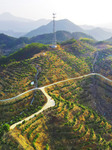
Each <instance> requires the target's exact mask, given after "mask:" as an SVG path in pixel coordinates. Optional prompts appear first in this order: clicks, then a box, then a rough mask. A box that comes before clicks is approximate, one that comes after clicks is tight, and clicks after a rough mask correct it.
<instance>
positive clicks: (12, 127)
mask: <svg viewBox="0 0 112 150" xmlns="http://www.w3.org/2000/svg"><path fill="white" fill-rule="evenodd" d="M95 75H96V76H99V77H101V78H103V79H104V80H106V81H109V82H112V80H111V79H108V78H106V77H105V76H103V75H101V74H99V73H90V74H87V75H83V76H79V77H75V78H69V79H66V80H62V81H58V82H55V83H52V84H49V85H46V86H43V87H39V88H33V89H31V90H28V91H26V92H24V93H21V94H19V95H17V96H15V97H12V98H9V99H4V100H0V102H3V101H10V100H13V99H16V98H18V97H20V96H22V95H24V94H26V93H28V92H31V91H35V90H41V91H42V92H43V94H44V95H45V96H46V97H47V103H46V104H45V105H44V106H43V107H42V109H41V110H39V111H38V112H36V113H34V114H32V115H31V116H29V117H27V118H25V119H23V120H21V121H19V122H17V123H15V124H13V125H12V126H10V129H14V128H15V127H16V125H18V124H20V123H22V122H23V121H24V120H25V121H27V120H29V119H31V118H33V117H34V116H35V115H38V114H39V113H41V112H43V111H44V110H46V109H48V108H49V107H53V106H55V101H54V100H53V99H52V98H51V97H50V96H49V95H48V94H47V93H46V91H45V88H47V87H50V86H52V85H55V84H58V83H62V82H66V81H69V80H76V79H81V78H85V77H89V76H95Z"/></svg>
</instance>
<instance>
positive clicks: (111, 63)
mask: <svg viewBox="0 0 112 150" xmlns="http://www.w3.org/2000/svg"><path fill="white" fill-rule="evenodd" d="M95 71H96V72H98V73H101V74H103V75H105V76H107V77H108V78H110V79H112V49H111V48H110V49H104V50H101V51H99V52H98V58H97V62H96V65H95Z"/></svg>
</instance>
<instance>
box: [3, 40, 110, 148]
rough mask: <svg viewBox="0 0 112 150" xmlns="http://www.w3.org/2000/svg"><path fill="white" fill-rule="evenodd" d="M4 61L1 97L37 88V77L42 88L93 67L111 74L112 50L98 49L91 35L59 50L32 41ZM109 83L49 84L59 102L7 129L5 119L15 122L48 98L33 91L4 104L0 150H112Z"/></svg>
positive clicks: (91, 79)
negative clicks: (89, 37)
mask: <svg viewBox="0 0 112 150" xmlns="http://www.w3.org/2000/svg"><path fill="white" fill-rule="evenodd" d="M99 44H101V43H99ZM2 60H3V61H2ZM0 61H1V62H2V64H1V67H0V69H1V70H0V89H1V91H0V92H1V93H0V97H1V98H0V99H4V98H9V97H13V96H15V95H17V94H19V93H22V92H24V91H27V90H28V89H31V88H34V87H35V86H36V84H37V83H36V82H37V80H38V86H44V85H47V84H50V83H54V82H56V81H60V80H64V79H68V78H73V77H77V76H80V75H84V74H88V73H91V72H92V71H93V68H94V71H95V72H96V71H97V72H99V73H102V74H104V75H106V76H107V77H110V78H111V49H107V50H102V49H101V50H98V51H97V48H96V46H95V44H94V40H88V39H80V41H77V40H74V39H72V40H69V41H66V42H63V43H61V46H59V45H58V48H57V49H55V50H54V49H52V48H48V46H46V45H43V44H31V45H28V46H26V47H25V48H23V49H21V50H20V51H18V52H16V53H14V54H13V55H10V56H9V57H7V58H2V59H1V60H0ZM103 66H104V67H103ZM106 71H107V72H106ZM37 72H38V75H37ZM32 81H35V84H34V85H33V86H31V82H32ZM111 86H112V85H111V84H110V83H108V82H107V81H105V80H103V79H102V78H100V77H97V76H92V77H87V78H82V79H81V80H69V81H67V82H63V83H59V84H57V85H54V86H50V87H49V88H47V89H46V91H47V92H48V94H49V95H50V96H51V97H52V98H53V99H54V100H55V103H56V105H55V106H54V107H53V108H49V109H48V110H46V111H44V112H43V113H41V114H39V115H38V116H35V117H34V118H32V119H31V120H29V121H27V122H26V121H23V123H22V124H20V125H18V126H17V127H16V128H15V129H14V130H11V131H9V132H8V133H6V132H7V131H8V125H7V124H6V123H8V124H9V125H11V124H13V123H15V122H18V121H19V120H22V119H23V118H25V117H27V116H29V115H31V114H32V113H34V112H37V111H38V110H39V109H41V108H42V106H43V105H44V104H45V102H46V98H45V97H44V96H43V94H42V93H41V92H40V91H35V92H34V93H33V92H29V93H28V94H26V95H23V97H19V98H17V99H14V100H13V101H11V102H7V101H6V102H1V103H0V113H1V116H0V125H1V128H0V134H1V135H3V134H4V136H1V139H0V149H3V150H5V149H7V147H8V148H9V149H14V150H17V149H18V150H21V149H27V150H34V149H40V150H41V149H43V150H59V149H60V150H68V149H70V150H75V149H76V150H90V149H93V150H96V149H97V150H101V149H102V150H103V149H104V150H111V149H112V126H111V116H112V111H111V110H112V100H111V97H112V87H111ZM107 120H108V121H110V123H109V122H108V121H107ZM23 141H24V142H23Z"/></svg>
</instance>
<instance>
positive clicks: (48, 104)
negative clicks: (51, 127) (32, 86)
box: [10, 87, 55, 129]
mask: <svg viewBox="0 0 112 150" xmlns="http://www.w3.org/2000/svg"><path fill="white" fill-rule="evenodd" d="M40 90H41V91H42V92H43V94H44V95H45V96H46V97H47V103H46V104H45V105H44V106H43V107H42V109H41V110H39V111H38V112H36V113H34V114H32V115H31V116H29V117H27V118H25V119H23V120H21V121H19V122H17V123H15V124H13V125H11V126H10V129H14V128H15V127H16V126H17V125H18V124H20V123H22V122H23V121H24V120H25V121H28V120H29V119H31V118H33V117H35V115H38V114H40V113H41V112H43V111H44V110H46V109H48V108H50V107H53V106H55V101H54V100H53V99H52V98H51V97H50V96H49V95H48V94H47V93H46V92H45V88H44V87H43V88H41V89H40Z"/></svg>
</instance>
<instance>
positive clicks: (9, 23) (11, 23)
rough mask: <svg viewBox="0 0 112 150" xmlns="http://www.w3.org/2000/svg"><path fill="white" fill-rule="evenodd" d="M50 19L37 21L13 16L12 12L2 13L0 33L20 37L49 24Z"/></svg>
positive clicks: (0, 16)
mask: <svg viewBox="0 0 112 150" xmlns="http://www.w3.org/2000/svg"><path fill="white" fill-rule="evenodd" d="M49 22H50V20H46V19H40V20H37V21H34V20H30V19H25V18H20V17H16V16H13V15H12V14H10V13H3V14H1V15H0V33H5V34H7V35H10V36H14V37H20V36H23V35H24V34H25V33H27V32H29V31H31V30H33V29H35V28H38V27H40V26H41V25H45V24H48V23H49Z"/></svg>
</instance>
